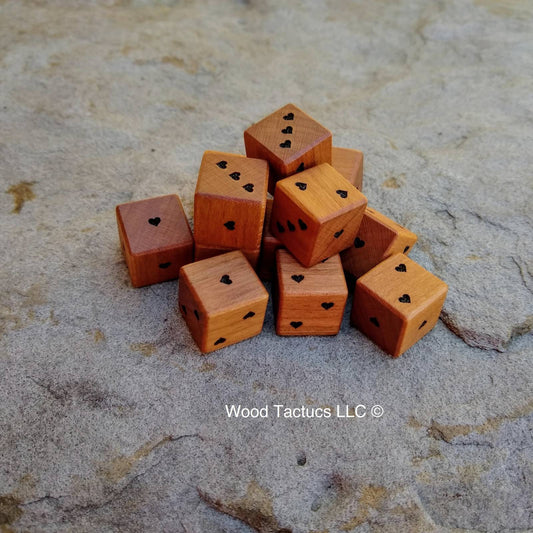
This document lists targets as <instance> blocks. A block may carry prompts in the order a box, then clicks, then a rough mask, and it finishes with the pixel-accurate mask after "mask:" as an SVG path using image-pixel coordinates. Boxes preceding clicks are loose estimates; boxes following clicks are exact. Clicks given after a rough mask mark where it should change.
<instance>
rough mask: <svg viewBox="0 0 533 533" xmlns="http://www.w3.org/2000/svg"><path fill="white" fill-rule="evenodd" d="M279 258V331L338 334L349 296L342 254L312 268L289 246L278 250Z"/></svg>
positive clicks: (276, 300)
mask: <svg viewBox="0 0 533 533" xmlns="http://www.w3.org/2000/svg"><path fill="white" fill-rule="evenodd" d="M276 258H277V283H276V299H275V302H276V303H275V307H276V333H277V334H278V335H336V334H337V333H338V332H339V329H340V326H341V322H342V316H343V313H344V308H345V306H346V299H347V297H348V289H347V287H346V281H345V279H344V273H343V270H342V264H341V260H340V257H339V255H338V254H337V255H334V256H333V257H330V258H329V259H326V260H325V261H324V262H320V263H318V264H316V265H315V266H313V267H310V268H305V267H303V266H302V265H301V264H300V263H299V262H298V261H297V260H296V259H295V258H294V257H293V256H292V255H291V254H290V253H289V252H288V251H287V250H283V249H279V250H277V251H276Z"/></svg>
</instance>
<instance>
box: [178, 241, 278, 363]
mask: <svg viewBox="0 0 533 533" xmlns="http://www.w3.org/2000/svg"><path fill="white" fill-rule="evenodd" d="M187 302H189V306H191V302H193V304H192V306H193V307H195V308H196V309H198V310H199V315H200V328H199V330H197V331H196V333H195V330H194V329H193V328H191V333H192V334H193V337H194V339H195V341H196V342H197V344H198V346H199V348H200V350H201V351H202V352H204V353H207V352H211V351H213V350H217V349H219V348H223V347H225V346H229V345H231V344H235V343H236V342H240V341H242V340H244V339H247V338H249V337H253V336H254V335H258V334H259V333H260V332H261V330H262V328H263V321H264V317H265V311H266V306H267V302H268V293H267V291H266V289H265V288H264V286H263V284H262V283H261V281H260V280H259V278H258V277H257V274H256V273H255V271H254V270H253V268H252V267H251V266H250V264H249V263H248V261H247V260H246V258H245V257H244V255H243V254H242V252H241V251H240V250H236V251H233V252H229V253H226V254H223V255H217V256H215V257H211V258H209V259H204V260H203V261H198V262H196V263H191V264H189V265H186V266H184V267H183V268H182V270H181V272H180V283H179V301H178V305H179V309H180V312H181V314H182V316H183V317H184V319H185V320H186V322H187V324H188V325H190V324H191V322H192V323H193V324H196V323H195V322H194V320H197V317H196V316H194V312H193V314H192V315H191V313H190V311H189V308H188V307H187ZM183 305H185V310H184V309H183V307H182V306H183ZM195 335H196V336H195Z"/></svg>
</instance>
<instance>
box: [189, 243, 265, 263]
mask: <svg viewBox="0 0 533 533" xmlns="http://www.w3.org/2000/svg"><path fill="white" fill-rule="evenodd" d="M233 250H234V248H222V247H220V246H210V245H205V244H198V243H197V244H196V246H195V247H194V260H195V261H202V260H203V259H208V258H210V257H215V256H216V255H222V254H226V253H228V252H232V251H233ZM241 252H242V253H243V255H244V257H246V259H247V260H248V262H249V263H250V265H251V266H252V267H253V268H255V267H256V266H257V263H258V261H259V254H260V249H259V248H258V249H257V250H241Z"/></svg>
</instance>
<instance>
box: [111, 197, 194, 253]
mask: <svg viewBox="0 0 533 533" xmlns="http://www.w3.org/2000/svg"><path fill="white" fill-rule="evenodd" d="M116 215H117V220H118V223H119V225H120V226H122V230H123V235H124V238H125V245H126V248H127V250H128V251H129V253H131V254H134V255H138V254H145V253H152V252H154V251H160V250H165V249H170V248H172V247H175V246H182V245H187V244H190V243H192V242H193V238H192V233H191V229H190V227H189V223H188V222H187V217H186V216H185V213H184V211H183V207H182V205H181V201H180V199H179V197H178V196H177V195H175V194H169V195H166V196H159V197H157V198H148V199H146V200H139V201H136V202H128V203H126V204H121V205H118V206H117V208H116Z"/></svg>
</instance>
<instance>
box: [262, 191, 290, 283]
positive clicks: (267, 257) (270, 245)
mask: <svg viewBox="0 0 533 533" xmlns="http://www.w3.org/2000/svg"><path fill="white" fill-rule="evenodd" d="M272 203H273V200H272V199H271V198H268V199H267V205H266V213H265V225H264V227H263V240H262V242H261V256H260V259H259V268H258V275H259V277H260V278H261V279H262V280H265V281H269V280H271V279H272V277H273V275H274V272H275V270H276V250H277V249H278V248H285V246H284V245H283V243H282V242H281V241H280V240H279V239H278V238H277V237H274V235H272V232H271V231H270V218H271V215H272Z"/></svg>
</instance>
